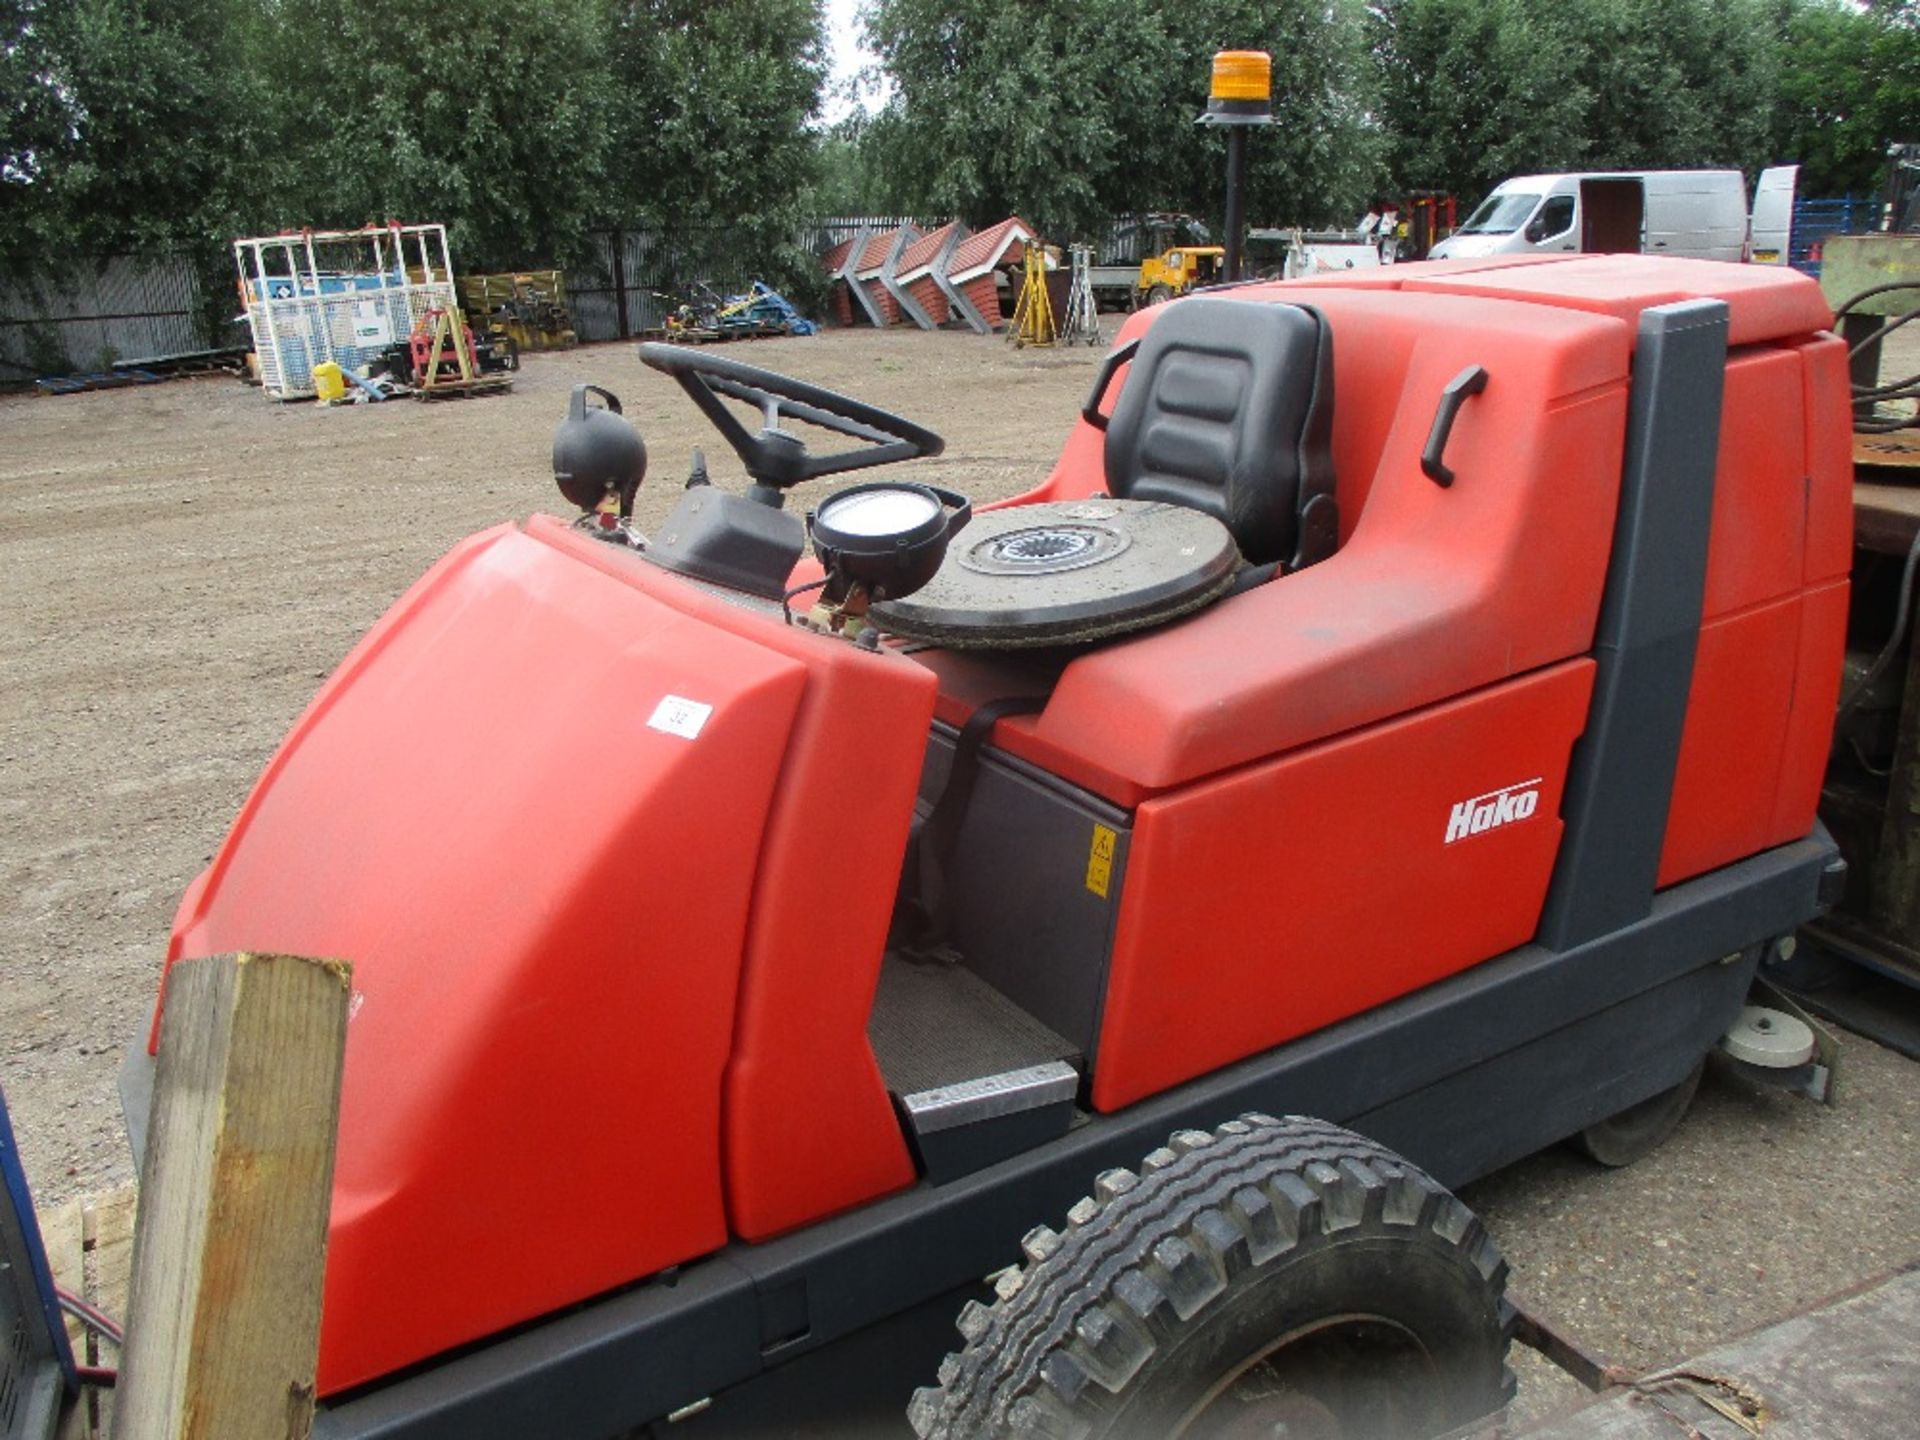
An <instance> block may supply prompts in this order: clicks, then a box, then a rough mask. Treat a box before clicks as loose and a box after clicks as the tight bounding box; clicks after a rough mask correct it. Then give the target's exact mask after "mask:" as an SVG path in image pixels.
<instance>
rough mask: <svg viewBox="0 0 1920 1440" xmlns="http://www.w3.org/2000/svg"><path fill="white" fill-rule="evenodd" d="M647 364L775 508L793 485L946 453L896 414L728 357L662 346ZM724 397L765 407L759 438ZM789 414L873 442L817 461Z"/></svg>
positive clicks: (649, 348) (646, 351) (652, 349)
mask: <svg viewBox="0 0 1920 1440" xmlns="http://www.w3.org/2000/svg"><path fill="white" fill-rule="evenodd" d="M640 359H641V361H642V363H644V364H647V365H650V366H652V367H653V368H654V369H655V370H658V371H660V372H661V373H662V374H665V375H671V376H672V377H673V378H674V379H675V380H676V381H678V382H679V385H680V388H681V389H682V390H684V391H686V392H687V394H688V395H689V396H690V397H691V398H692V400H693V403H694V404H696V405H698V406H699V407H700V409H701V410H702V411H703V412H704V413H705V415H706V417H707V418H708V419H709V420H711V421H712V422H713V423H714V426H715V428H716V429H718V430H719V431H720V433H721V434H722V435H724V436H726V439H727V443H728V444H729V445H731V446H733V448H734V452H735V453H736V454H738V455H739V457H740V460H741V463H743V464H744V465H745V466H746V467H747V474H749V475H751V476H752V477H753V480H754V484H755V485H756V486H757V487H759V488H761V489H764V490H766V491H770V492H772V494H771V496H770V497H769V498H770V499H771V500H772V502H773V503H775V504H778V503H779V497H780V496H781V495H782V494H783V493H784V492H785V491H786V490H787V489H788V488H789V487H790V486H794V485H798V484H799V483H800V482H801V481H802V480H813V479H817V478H818V477H820V476H822V475H837V474H839V473H840V472H841V471H843V470H864V469H866V468H867V467H868V466H870V465H887V464H890V463H892V462H893V461H895V460H912V459H914V458H915V457H917V456H921V455H938V454H939V453H940V452H941V451H942V450H944V449H946V448H947V442H946V441H945V440H942V439H941V438H940V437H939V436H938V435H936V434H934V433H933V431H931V430H928V429H927V428H926V427H924V426H921V425H916V424H914V423H913V422H912V421H911V420H907V419H904V418H902V417H901V416H898V415H895V414H893V413H892V412H891V411H887V410H881V409H879V408H877V407H875V406H872V405H869V404H867V403H866V402H865V401H863V400H856V399H854V398H853V397H852V396H851V395H842V394H840V393H839V392H838V391H836V390H823V389H821V388H820V387H819V386H818V385H809V384H807V382H806V381H804V380H795V379H794V378H793V377H792V376H790V375H776V374H775V373H774V372H773V371H771V370H762V369H761V368H760V367H759V366H757V365H744V364H742V363H741V362H740V361H738V360H732V359H729V358H728V357H726V356H724V355H712V354H708V353H706V352H705V351H699V350H690V349H688V348H687V347H686V346H684V345H667V344H661V343H657V342H656V343H651V344H646V345H642V346H641V347H640ZM722 395H725V396H728V397H729V398H731V399H734V400H744V401H746V402H747V403H748V404H750V405H756V406H758V407H759V408H760V413H761V415H762V417H763V418H762V423H761V429H760V432H759V434H757V435H755V434H750V433H748V431H747V428H746V427H745V426H744V425H742V424H741V423H740V419H739V417H738V416H737V415H736V414H735V413H734V412H733V411H732V410H730V409H729V408H728V407H727V406H726V405H724V404H722V403H721V400H720V397H721V396H722ZM782 415H790V416H792V417H793V418H794V419H795V420H803V421H805V422H806V423H808V424H809V425H818V426H819V427H820V428H821V429H823V430H831V431H834V432H835V433H836V434H840V435H851V436H853V437H855V438H856V439H859V440H864V441H866V442H867V443H866V444H864V445H860V446H857V447H855V448H854V449H851V450H841V451H837V452H836V453H834V454H832V455H810V454H808V453H807V446H806V442H805V441H803V440H802V439H801V438H800V437H799V436H798V435H795V434H793V433H792V432H790V431H787V430H783V429H781V428H780V417H781V416H782Z"/></svg>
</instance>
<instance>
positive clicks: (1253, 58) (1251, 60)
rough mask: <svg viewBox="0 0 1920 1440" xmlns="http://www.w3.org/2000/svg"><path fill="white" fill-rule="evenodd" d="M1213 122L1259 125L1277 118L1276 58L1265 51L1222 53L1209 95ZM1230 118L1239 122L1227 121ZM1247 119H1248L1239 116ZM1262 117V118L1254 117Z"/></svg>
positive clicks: (1217, 61) (1214, 62) (1208, 108)
mask: <svg viewBox="0 0 1920 1440" xmlns="http://www.w3.org/2000/svg"><path fill="white" fill-rule="evenodd" d="M1207 115H1208V118H1209V121H1210V123H1212V124H1215V125H1219V124H1223V123H1224V124H1229V125H1231V124H1235V123H1238V124H1241V125H1247V124H1254V125H1257V124H1259V123H1260V122H1261V121H1262V120H1271V119H1272V118H1273V57H1272V56H1271V55H1269V54H1268V53H1267V52H1266V51H1264V50H1222V51H1221V52H1220V53H1219V54H1218V55H1215V56H1214V57H1213V86H1212V88H1211V89H1210V90H1209V91H1208V92H1207ZM1226 115H1232V116H1235V117H1236V119H1235V120H1223V119H1222V118H1219V117H1223V116H1226ZM1243 116H1244V117H1246V118H1244V119H1242V118H1238V117H1243ZM1254 117H1258V118H1254Z"/></svg>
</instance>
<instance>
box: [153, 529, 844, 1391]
mask: <svg viewBox="0 0 1920 1440" xmlns="http://www.w3.org/2000/svg"><path fill="white" fill-rule="evenodd" d="M848 648H851V647H848ZM806 684H807V674H806V670H805V668H804V666H803V665H801V664H800V663H798V662H796V661H795V660H793V659H791V658H788V657H785V656H782V655H780V654H777V653H774V652H773V651H770V650H768V649H767V648H765V647H763V646H760V645H756V644H752V643H750V642H748V641H746V640H743V639H739V638H736V637H735V636H732V635H729V634H726V633H722V632H718V631H716V630H715V629H714V628H713V627H712V626H709V625H705V624H701V623H698V622H696V621H694V620H692V619H690V618H688V617H687V616H685V615H683V614H680V613H677V612H676V611H675V610H673V609H671V608H669V607H667V606H665V605H663V604H660V603H658V602H657V601H654V600H652V599H650V598H649V597H648V596H647V595H645V594H644V593H642V592H641V591H639V590H637V589H635V588H634V587H632V586H630V585H625V584H621V583H619V581H617V580H615V579H613V578H611V577H609V576H606V575H603V574H599V573H596V572H595V571H594V570H593V569H591V568H589V567H587V566H583V565H580V564H578V563H575V562H574V561H573V560H571V559H569V558H567V557H566V556H564V555H562V554H560V553H558V552H556V551H555V550H554V549H553V548H551V547H550V546H547V545H543V544H540V543H538V542H537V541H535V540H533V539H531V538H529V537H527V536H524V535H521V534H518V533H516V532H512V531H499V530H496V531H492V532H489V533H488V534H486V535H484V536H481V537H478V538H477V539H476V540H474V541H471V542H468V543H467V544H466V545H464V546H462V547H461V548H460V549H459V550H457V551H456V552H455V553H454V554H453V555H452V556H450V557H449V558H448V559H447V560H445V561H443V562H442V563H441V564H440V565H439V566H438V567H436V568H435V569H434V570H433V571H432V572H430V573H429V574H428V576H427V577H426V578H425V579H424V580H423V581H421V583H420V584H419V585H417V586H416V587H415V588H414V589H413V590H412V591H411V592H410V593H409V595H408V596H407V597H406V598H405V599H404V600H403V601H402V602H401V603H400V605H398V606H397V607H396V608H395V610H394V611H393V612H392V613H391V614H390V615H389V616H388V617H387V619H386V620H384V621H383V622H382V623H381V624H380V625H379V626H378V627H376V629H375V631H374V632H373V633H372V634H371V635H369V637H368V638H367V640H366V641H365V642H363V644H362V645H361V647H360V648H359V649H358V650H357V651H356V652H355V653H354V654H353V655H352V656H351V657H349V659H348V660H347V662H346V663H345V664H344V665H343V666H342V667H341V669H340V671H339V672H338V673H337V674H336V675H335V676H334V678H333V679H332V680H331V681H330V682H329V683H328V685H327V687H326V688H325V689H324V690H323V691H322V692H321V694H320V696H319V698H318V699H316V700H315V702H314V703H313V705H312V707H311V708H310V709H309V710H308V712H307V714H306V715H305V716H304V717H303V718H302V720H301V721H300V723H299V725H298V726H297V727H296V728H295V730H294V731H293V733H292V735H291V736H290V737H289V738H288V740H287V741H286V743H285V744H284V745H283V747H282V748H281V750H280V752H279V754H278V755H277V756H276V757H275V758H274V760H273V762H272V764H271V765H270V766H269V767H268V770H267V772H266V774H265V775H264V776H263V777H262V779H261V781H260V784H259V786H258V788H257V789H256V790H255V792H254V794H253V796H252V797H251V798H250V799H249V801H248V802H247V806H246V809H245V810H244V812H243V813H242V815H241V817H240V820H239V822H238V823H237V824H236V826H235V828H234V832H233V834H232V836H231V837H229V839H228V841H227V843H226V845H225V847H224V848H223V849H222V851H221V853H220V855H219V856H218V858H217V859H216V860H215V862H214V865H213V867H212V869H211V871H210V872H209V875H208V877H207V880H206V883H205V884H204V885H203V886H198V887H196V888H195V890H194V891H193V892H191V894H190V896H189V899H188V902H187V904H186V906H185V907H183V910H182V913H181V916H180V918H179V921H178V929H177V932H176V937H175V945H174V952H175V954H177V955H203V954H210V953H216V952H220V951H225V950H232V949H239V948H253V949H270V950H287V951H293V952H296V953H303V954H310V955H326V956H338V957H342V958H346V959H349V960H351V961H352V962H353V965H354V989H355V996H354V1012H353V1018H352V1021H351V1023H350V1025H349V1028H348V1033H347V1059H346V1074H345V1080H344V1088H343V1093H342V1099H341V1119H340V1140H339V1150H338V1161H337V1167H336V1172H335V1183H334V1202H333V1219H332V1230H331V1235H330V1239H329V1251H328V1257H327V1279H326V1295H325V1306H324V1313H323V1319H322V1334H321V1344H320V1362H319V1365H320V1368H319V1384H320V1389H321V1390H322V1391H323V1392H332V1391H337V1390H340V1389H342V1388H344V1387H348V1386H351V1385H355V1384H358V1383H360V1382H362V1381H365V1380H369V1379H372V1378H374V1377H377V1376H379V1375H383V1374H386V1373H389V1372H391V1371H392V1370H394V1369H396V1368H398V1367H400V1366H403V1365H405V1364H408V1363H410V1362H412V1361H415V1360H418V1359H421V1358H423V1357H425V1356H428V1355H431V1354H433V1353H435V1352H438V1351H441V1350H444V1349H446V1348H448V1347H450V1346H454V1345H458V1344H460V1343H462V1342H464V1341H467V1340H471V1339H474V1338H476V1337H478V1336H481V1335H486V1334H490V1333H493V1332H495V1331H498V1330H500V1329H502V1328H503V1327H506V1326H509V1325H512V1324H515V1323H517V1322H520V1321H523V1320H526V1319H529V1318H532V1317H533V1316H536V1315H539V1314H541V1313H544V1312H547V1311H551V1310H554V1309H556V1308H559V1307H561V1306H564V1305H567V1304H569V1303H571V1302H574V1301H577V1300H581V1299H584V1298H586V1297H587V1296H590V1295H592V1294H594V1293H596V1292H599V1291H603V1290H605V1289H607V1288H609V1287H611V1286H614V1285H618V1284H621V1283H623V1282H625V1281H628V1280H631V1279H633V1278H635V1277H637V1276H641V1275H645V1274H648V1273H650V1272H652V1271H655V1270H657V1269H659V1268H661V1267H662V1266H664V1265H669V1264H672V1263H674V1262H676V1261H681V1260H686V1259H689V1258H691V1257H693V1256H696V1255H699V1254H701V1253H702V1252H705V1251H708V1250H712V1249H714V1248H715V1247H717V1246H719V1245H720V1244H722V1243H724V1241H725V1239H726V1223H725V1215H724V1210H723V1205H722V1191H721V1183H720V1107H721V1084H722V1077H723V1073H724V1068H725V1065H726V1062H727V1057H728V1051H729V1049H730V1046H731V1042H732V1037H733V1020H734V996H735V986H736V982H737V980H738V977H739V972H740V957H741V952H742V948H743V945H744V943H745V939H746V936H745V933H744V931H745V925H746V918H747V909H748V901H749V891H750V887H751V886H752V884H753V879H754V873H755V866H756V863H757V858H758V855H759V851H760V848H761V844H762V826H763V820H764V818H765V816H766V814H767V809H768V802H769V797H770V795H771V794H772V791H773V786H774V780H775V776H776V774H777V773H778V772H779V769H780V766H781V763H782V758H783V756H784V755H785V753H786V751H787V747H788V742H789V734H790V730H791V727H792V725H793V723H794V716H795V714H796V709H797V707H798V706H799V704H800V701H801V697H802V692H803V690H804V689H805V687H806ZM674 697H678V700H679V701H680V702H683V703H678V704H676V703H674ZM663 707H664V708H663ZM650 722H652V723H650Z"/></svg>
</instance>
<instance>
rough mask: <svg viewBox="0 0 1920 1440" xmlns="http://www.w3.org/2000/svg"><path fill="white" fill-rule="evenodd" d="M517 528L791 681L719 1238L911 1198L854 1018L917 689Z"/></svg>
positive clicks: (613, 553)
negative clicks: (751, 646)
mask: <svg viewBox="0 0 1920 1440" xmlns="http://www.w3.org/2000/svg"><path fill="white" fill-rule="evenodd" d="M528 530H529V533H531V534H533V535H536V536H537V537H539V538H540V539H542V540H545V541H547V542H548V543H549V544H552V545H555V546H558V547H560V548H561V549H564V550H566V551H568V552H569V553H571V554H573V555H575V556H577V557H578V558H580V559H581V560H583V561H585V562H586V563H588V564H592V565H596V566H599V567H601V568H604V569H606V570H607V571H608V572H609V573H613V574H618V575H619V576H620V577H621V578H622V579H623V580H625V581H626V582H627V583H629V584H633V585H638V586H641V587H642V588H644V589H646V590H647V591H648V593H650V594H652V595H655V596H657V597H658V598H659V599H660V600H661V601H663V602H664V603H667V604H671V605H674V606H675V607H677V608H683V609H686V610H687V611H688V612H689V613H692V614H696V615H698V616H699V617H700V618H701V619H702V620H703V621H704V622H705V623H706V624H708V625H711V626H713V627H715V628H716V629H719V630H723V631H731V632H732V633H735V634H738V635H741V636H743V637H747V638H751V639H752V640H754V641H755V642H756V643H757V644H760V645H764V646H767V647H768V648H770V649H776V650H779V651H781V652H783V653H786V654H790V655H792V656H794V657H795V658H797V659H801V660H804V661H805V662H806V664H807V667H808V674H809V683H808V686H807V691H806V693H805V695H803V696H802V697H801V699H800V703H799V704H798V706H797V707H796V709H795V711H794V716H793V721H792V733H791V734H790V736H789V738H788V747H787V760H786V766H785V768H784V769H783V770H782V772H781V775H780V783H779V785H778V787H777V788H776V790H775V792H774V796H773V800H772V808H771V810H770V811H769V813H768V816H767V824H766V833H765V836H764V838H763V840H762V843H761V847H760V854H759V859H758V861H757V862H756V865H755V873H754V876H753V918H752V923H751V925H750V928H749V930H748V933H747V949H746V961H745V966H744V968H743V970H742V973H741V981H740V1006H739V1017H738V1021H737V1023H736V1025H735V1029H734V1042H733V1059H732V1061H731V1063H730V1064H729V1065H728V1067H727V1083H726V1096H725V1109H724V1113H723V1118H722V1146H723V1153H724V1156H725V1161H726V1166H725V1169H726V1175H725V1179H726V1196H727V1215H728V1219H729V1221H730V1222H731V1225H732V1228H733V1231H734V1233H735V1234H736V1235H739V1236H742V1237H743V1238H745V1239H749V1240H759V1239H763V1238H765V1237H766V1236H768V1235H772V1234H775V1233H777V1232H779V1231H781V1230H787V1229H791V1228H793V1227H794V1226H796V1225H800V1224H804V1223H805V1222H807V1221H809V1220H816V1219H819V1218H821V1217H822V1216H826V1215H830V1214H832V1213H833V1212H835V1211H837V1210H844V1209H846V1208H847V1207H849V1206H851V1205H857V1204H859V1203H860V1202H862V1201H864V1200H870V1199H872V1198H873V1197H874V1196H876V1195H882V1194H885V1193H886V1192H887V1191H889V1190H898V1189H900V1188H902V1187H903V1186H907V1185H911V1184H912V1183H913V1180H914V1169H913V1161H912V1158H911V1157H910V1156H909V1155H908V1154H907V1147H906V1142H905V1141H904V1140H903V1139H902V1138H901V1134H900V1125H899V1122H898V1120H897V1119H896V1118H895V1116H894V1113H893V1102H892V1101H891V1100H890V1099H888V1097H887V1089H886V1084H885V1082H884V1081H883V1080H882V1079H881V1078H880V1069H879V1066H878V1065H877V1064H876V1063H875V1061H874V1058H873V1051H872V1048H871V1047H870V1046H869V1045H868V1043H867V1015H868V1012H869V1011H871V1010H872V1008H873V992H874V987H875V986H876V985H877V984H878V983H879V978H880V960H881V955H882V952H883V951H884V950H885V948H886V935H887V927H888V924H889V922H890V921H891V919H892V915H893V901H894V894H895V891H896V889H897V887H898V883H899V878H900V877H899V864H900V857H901V856H902V855H903V854H904V853H905V849H906V838H907V826H908V823H909V822H910V820H911V819H912V815H913V800H914V796H915V794H916V793H917V792H918V789H919V781H920V767H921V763H922V761H923V760H924V759H925V755H926V735H927V726H928V724H929V722H930V721H931V720H932V716H933V699H934V680H933V677H932V676H931V675H929V674H928V673H927V672H926V671H925V670H923V669H922V668H921V667H920V666H918V665H916V664H914V663H913V662H912V661H910V660H907V659H904V658H903V657H901V656H898V655H893V654H890V653H885V652H882V653H880V654H869V653H868V652H866V651H863V650H860V649H858V648H856V647H855V646H852V645H848V644H846V643H845V642H844V641H839V640H828V639H825V638H823V637H821V636H819V635H815V634H813V633H811V632H810V631H806V630H802V629H798V628H792V627H787V626H782V625H778V624H769V623H768V622H767V620H766V618H765V617H764V616H763V615H760V614H757V613H754V612H752V611H749V610H743V609H741V608H739V607H737V606H733V605H729V604H726V603H725V602H723V601H720V600H717V599H715V598H713V597H711V596H709V595H706V594H704V593H703V592H701V591H700V590H698V589H696V588H695V587H693V586H690V585H688V584H686V583H685V582H684V581H682V580H680V579H679V578H677V577H675V576H672V575H668V574H667V573H666V572H664V571H662V570H659V569H656V568H654V567H652V566H649V565H645V564H641V563H639V562H636V561H635V560H634V559H633V558H632V557H631V556H628V555H623V554H622V553H621V552H619V551H618V550H614V549H612V548H611V547H609V546H606V545H603V544H600V543H599V542H597V541H593V540H589V539H586V538H584V537H583V536H581V535H580V534H579V532H577V531H572V530H568V529H566V528H564V527H563V526H561V525H560V523H559V522H557V521H553V520H548V519H540V520H536V521H534V522H532V523H531V524H530V525H529V526H528ZM878 857H890V858H887V859H881V858H878Z"/></svg>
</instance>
